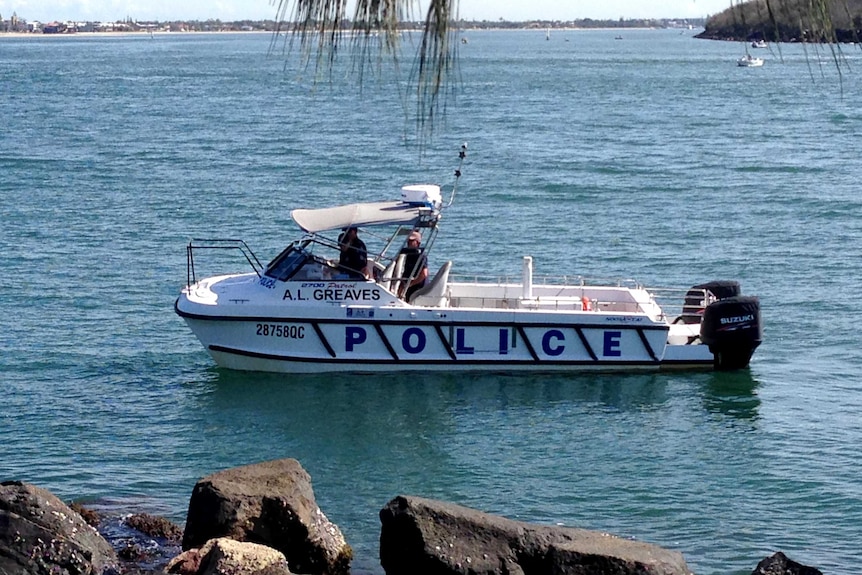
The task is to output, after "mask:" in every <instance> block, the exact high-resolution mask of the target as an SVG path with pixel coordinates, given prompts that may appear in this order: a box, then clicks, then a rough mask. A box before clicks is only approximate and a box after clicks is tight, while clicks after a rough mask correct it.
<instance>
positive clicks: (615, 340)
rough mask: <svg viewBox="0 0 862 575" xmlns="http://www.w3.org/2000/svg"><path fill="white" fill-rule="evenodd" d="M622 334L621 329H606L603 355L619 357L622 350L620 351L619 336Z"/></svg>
mask: <svg viewBox="0 0 862 575" xmlns="http://www.w3.org/2000/svg"><path fill="white" fill-rule="evenodd" d="M622 336H623V333H622V332H621V331H606V332H605V348H604V353H603V355H604V356H605V357H620V356H621V355H622V354H623V352H622V351H620V338H621V337H622Z"/></svg>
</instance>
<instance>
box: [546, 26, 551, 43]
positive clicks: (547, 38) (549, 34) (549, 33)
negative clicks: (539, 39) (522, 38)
mask: <svg viewBox="0 0 862 575" xmlns="http://www.w3.org/2000/svg"><path fill="white" fill-rule="evenodd" d="M550 39H551V29H550V28H548V30H547V32H545V40H550Z"/></svg>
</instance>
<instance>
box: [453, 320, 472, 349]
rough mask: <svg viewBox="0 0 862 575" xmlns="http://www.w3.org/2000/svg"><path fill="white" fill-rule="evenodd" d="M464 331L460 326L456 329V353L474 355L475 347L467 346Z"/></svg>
mask: <svg viewBox="0 0 862 575" xmlns="http://www.w3.org/2000/svg"><path fill="white" fill-rule="evenodd" d="M464 331H465V330H464V328H463V327H459V328H458V329H456V330H455V353H457V354H461V355H473V353H474V350H473V348H472V347H467V345H466V344H465V343H464Z"/></svg>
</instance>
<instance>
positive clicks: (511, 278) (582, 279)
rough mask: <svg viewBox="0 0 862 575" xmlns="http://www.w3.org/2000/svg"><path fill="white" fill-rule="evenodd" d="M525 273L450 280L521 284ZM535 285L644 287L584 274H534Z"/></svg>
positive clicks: (452, 279)
mask: <svg viewBox="0 0 862 575" xmlns="http://www.w3.org/2000/svg"><path fill="white" fill-rule="evenodd" d="M523 278H524V276H523V275H503V276H493V275H467V274H451V275H450V276H449V281H450V282H458V283H475V284H498V285H499V284H509V285H512V284H521V283H522V282H523ZM532 278H533V280H532V282H533V285H535V286H539V285H544V286H558V287H560V288H565V287H588V286H592V287H620V288H629V289H642V288H643V285H641V284H640V283H639V282H638V281H637V280H634V279H624V278H614V279H607V278H605V279H603V278H593V277H586V276H582V275H560V276H553V275H533V276H532Z"/></svg>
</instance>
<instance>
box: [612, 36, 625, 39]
mask: <svg viewBox="0 0 862 575" xmlns="http://www.w3.org/2000/svg"><path fill="white" fill-rule="evenodd" d="M622 39H623V37H622V36H615V37H614V40H622Z"/></svg>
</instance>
